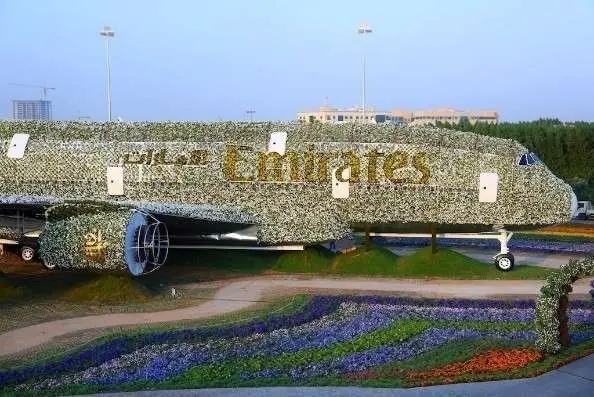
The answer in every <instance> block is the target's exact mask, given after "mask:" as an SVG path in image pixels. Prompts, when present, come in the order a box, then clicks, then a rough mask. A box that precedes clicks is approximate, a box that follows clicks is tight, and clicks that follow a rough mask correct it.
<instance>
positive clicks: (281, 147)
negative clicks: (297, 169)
mask: <svg viewBox="0 0 594 397" xmlns="http://www.w3.org/2000/svg"><path fill="white" fill-rule="evenodd" d="M286 145H287V133H286V131H277V132H272V133H271V134H270V140H269V141H268V153H272V152H275V153H278V154H280V155H281V156H284V154H285V150H286Z"/></svg>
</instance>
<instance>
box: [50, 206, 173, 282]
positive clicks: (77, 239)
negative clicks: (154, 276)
mask: <svg viewBox="0 0 594 397" xmlns="http://www.w3.org/2000/svg"><path fill="white" fill-rule="evenodd" d="M168 251H169V236H168V232H167V227H166V226H165V224H164V223H162V222H160V221H159V220H157V219H156V218H154V217H153V216H152V215H150V214H147V213H144V212H141V211H137V210H130V209H118V210H110V211H96V212H90V213H83V214H80V215H74V216H68V217H65V218H64V219H59V220H53V221H52V220H51V219H49V220H48V222H47V223H46V225H45V227H44V229H43V232H42V233H41V236H40V239H39V256H40V258H41V259H42V260H43V261H44V262H45V263H46V264H47V265H49V266H50V267H53V266H55V267H58V268H63V269H93V270H100V271H116V272H117V271H126V272H130V273H131V274H133V275H135V276H138V275H142V274H146V273H150V272H152V271H154V270H156V269H158V268H159V267H161V266H162V265H163V264H164V263H165V261H166V260H167V254H168Z"/></svg>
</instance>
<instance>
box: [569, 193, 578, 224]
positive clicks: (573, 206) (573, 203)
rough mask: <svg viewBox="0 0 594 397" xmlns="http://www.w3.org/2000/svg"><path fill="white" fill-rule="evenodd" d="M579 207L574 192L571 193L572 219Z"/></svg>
mask: <svg viewBox="0 0 594 397" xmlns="http://www.w3.org/2000/svg"><path fill="white" fill-rule="evenodd" d="M577 206H578V200H577V197H576V195H575V193H574V192H573V190H572V191H571V209H570V211H571V218H572V219H573V218H574V217H575V216H576V212H577Z"/></svg>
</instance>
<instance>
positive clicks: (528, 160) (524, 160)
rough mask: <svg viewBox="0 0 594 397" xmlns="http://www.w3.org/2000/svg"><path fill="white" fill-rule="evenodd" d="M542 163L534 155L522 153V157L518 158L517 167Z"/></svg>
mask: <svg viewBox="0 0 594 397" xmlns="http://www.w3.org/2000/svg"><path fill="white" fill-rule="evenodd" d="M540 163H542V161H541V160H540V159H539V158H538V156H537V155H536V154H535V153H524V154H523V155H522V157H520V162H519V163H518V164H519V165H534V164H540Z"/></svg>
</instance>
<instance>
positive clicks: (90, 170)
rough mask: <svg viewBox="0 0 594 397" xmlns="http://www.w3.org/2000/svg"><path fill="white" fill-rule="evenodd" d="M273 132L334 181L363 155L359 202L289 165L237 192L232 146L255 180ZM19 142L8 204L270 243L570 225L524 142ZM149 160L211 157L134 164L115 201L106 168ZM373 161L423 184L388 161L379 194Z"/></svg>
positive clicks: (197, 127)
mask: <svg viewBox="0 0 594 397" xmlns="http://www.w3.org/2000/svg"><path fill="white" fill-rule="evenodd" d="M274 131H286V132H287V136H288V140H287V150H288V151H292V152H297V153H299V154H300V155H303V156H304V154H305V153H307V152H308V150H311V148H312V147H313V151H314V152H315V153H316V155H317V156H320V155H321V154H323V153H326V154H329V153H332V156H329V157H330V159H329V161H328V170H329V171H330V170H332V169H333V168H334V167H337V166H344V165H345V164H346V162H347V161H348V160H347V159H348V153H349V152H352V153H354V154H356V155H357V156H358V158H359V159H360V160H361V164H360V181H359V182H358V183H351V185H350V197H349V198H348V199H334V198H333V197H332V186H331V182H330V179H329V178H328V180H327V181H317V182H303V180H304V179H305V176H304V161H303V163H302V164H301V165H300V175H299V177H300V180H301V182H291V180H290V175H291V173H290V170H289V168H290V167H289V165H290V164H289V161H285V163H284V165H283V171H284V176H283V180H282V182H271V181H266V182H260V181H251V182H234V181H229V180H228V179H227V178H226V174H225V170H226V168H225V167H226V162H225V155H226V153H227V149H228V147H229V145H242V146H246V147H249V148H251V149H252V151H251V152H250V151H248V150H241V155H242V157H243V159H242V160H241V161H239V162H238V163H237V171H238V173H239V174H240V175H248V174H251V175H252V176H254V177H255V176H256V175H257V169H258V156H257V153H256V152H266V150H267V146H268V140H269V137H270V133H271V132H274ZM14 133H28V134H30V135H31V139H30V141H29V144H28V147H27V150H26V154H25V156H24V158H22V159H18V160H16V159H9V158H7V157H6V156H5V155H2V156H0V192H1V193H2V194H4V195H6V196H5V197H8V196H10V195H14V196H13V197H23V196H31V197H33V196H37V197H46V198H47V197H50V198H52V197H57V198H59V199H61V200H66V199H68V200H71V199H83V200H98V201H120V202H121V203H122V204H126V203H127V204H130V203H133V204H132V205H140V206H144V207H145V208H147V209H148V208H151V209H153V210H155V211H156V212H161V211H160V210H159V208H162V209H164V211H165V212H167V213H169V212H172V213H174V214H178V215H180V216H190V217H196V218H200V217H206V218H208V219H214V220H226V221H233V222H239V223H250V222H254V221H255V222H256V223H258V224H259V225H260V229H259V230H260V231H259V238H260V240H261V241H262V242H264V243H291V242H293V243H304V244H310V243H316V242H320V241H326V240H331V239H340V238H342V237H344V236H346V235H348V234H349V233H350V232H351V228H353V227H360V226H361V225H368V224H375V225H377V224H386V225H390V224H399V223H407V222H419V223H436V224H448V225H452V224H454V225H485V226H488V225H508V226H512V227H513V226H518V225H533V224H553V223H558V222H563V221H567V220H568V219H569V208H570V192H571V188H570V187H569V186H568V185H567V184H565V183H564V182H563V181H561V180H560V179H558V178H556V177H555V176H554V175H553V174H552V173H551V172H550V171H549V170H548V169H547V168H546V167H545V166H544V165H537V166H530V167H519V166H518V165H517V164H518V160H519V158H520V156H521V155H522V154H523V153H525V152H527V150H526V149H525V148H524V147H522V146H521V145H520V144H518V143H517V142H515V141H513V140H507V139H498V138H493V137H486V136H480V135H477V134H473V133H469V132H456V131H451V130H445V129H437V128H432V127H394V126H378V125H358V124H344V125H328V124H319V125H316V124H313V125H312V124H307V125H299V124H272V123H271V124H245V123H239V124H238V123H213V124H203V123H177V122H176V123H70V122H50V123H47V122H0V144H1V145H2V146H3V147H4V148H6V147H7V145H8V142H9V141H10V139H11V137H12V135H13V134H14ZM150 149H153V150H155V151H157V150H161V149H166V150H167V156H168V157H169V158H175V157H176V156H182V155H187V154H188V153H189V152H190V151H192V150H205V151H207V153H208V155H207V158H206V162H205V163H204V165H197V166H180V165H158V166H149V165H138V164H126V165H124V181H125V187H124V191H125V196H123V197H113V196H108V195H107V186H106V168H107V167H108V166H116V165H119V164H122V162H123V160H122V156H123V155H124V154H125V153H134V152H139V151H140V152H146V151H147V150H150ZM374 150H377V151H378V152H381V153H383V154H384V155H388V154H390V153H394V152H396V151H400V152H404V153H407V154H408V155H409V159H408V163H407V165H406V166H405V167H401V168H399V169H398V170H396V171H395V173H394V177H396V178H409V180H411V181H412V180H417V183H410V182H406V183H393V182H391V181H389V180H387V178H386V177H385V176H384V170H383V168H382V161H383V158H384V157H381V158H380V160H378V166H377V175H378V182H377V183H370V182H369V174H370V171H369V169H368V163H369V159H368V157H366V155H368V154H369V153H370V152H372V151H374ZM419 153H422V154H424V156H425V160H424V161H425V164H426V166H427V167H428V169H429V171H430V175H427V176H428V177H427V178H426V180H423V182H418V180H419V177H420V176H421V175H423V174H422V173H421V172H420V171H419V169H418V167H417V168H416V169H415V166H414V161H413V160H412V156H413V155H416V154H419ZM301 160H303V157H302V158H301ZM269 168H271V166H270V164H269ZM269 171H270V170H269ZM481 172H498V174H499V192H498V199H497V202H495V203H479V202H478V181H479V174H480V173H481ZM270 174H272V171H270ZM328 176H329V175H328ZM270 179H271V178H270ZM144 202H150V204H142V203H144ZM157 203H162V204H157ZM183 205H186V206H187V207H185V208H184V207H183ZM167 206H170V208H169V209H165V207H167Z"/></svg>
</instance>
